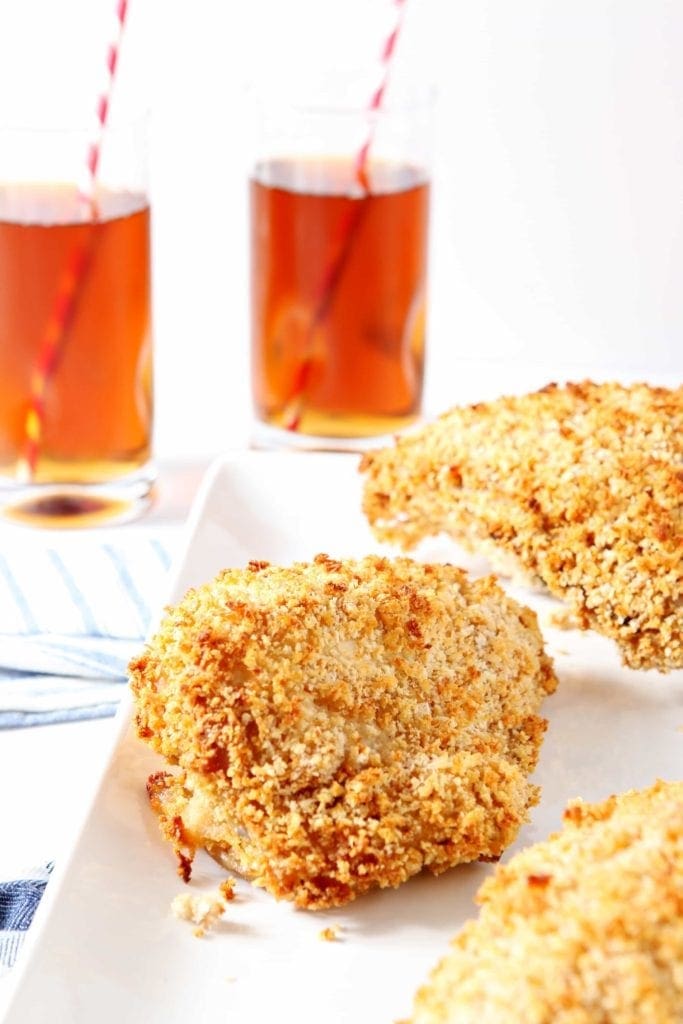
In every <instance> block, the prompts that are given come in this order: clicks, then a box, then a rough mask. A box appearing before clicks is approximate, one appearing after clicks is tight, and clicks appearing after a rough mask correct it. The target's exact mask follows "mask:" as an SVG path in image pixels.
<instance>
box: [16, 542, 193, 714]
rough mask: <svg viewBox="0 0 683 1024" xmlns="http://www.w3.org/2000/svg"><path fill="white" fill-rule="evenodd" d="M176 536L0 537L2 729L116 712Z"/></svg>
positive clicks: (162, 587)
mask: <svg viewBox="0 0 683 1024" xmlns="http://www.w3.org/2000/svg"><path fill="white" fill-rule="evenodd" d="M177 536H178V534H177V532H174V531H172V530H168V531H167V532H166V533H163V534H161V535H160V534H159V533H158V532H157V533H156V534H150V533H145V532H142V533H136V532H132V533H128V532H125V531H120V532H119V533H115V532H111V531H110V532H109V533H108V534H107V535H105V539H103V538H102V537H101V536H100V537H95V536H90V535H83V534H79V535H68V536H65V537H63V538H62V537H58V538H55V537H54V536H53V535H51V536H50V539H48V540H45V541H42V540H39V539H38V538H36V536H35V534H31V536H30V539H26V540H24V539H23V538H22V539H21V540H17V538H16V536H15V535H12V543H11V544H8V543H2V541H3V540H4V538H0V728H3V727H4V728H9V727H13V726H26V725H39V724H44V723H51V722H64V721H73V720H76V719H83V718H97V717H103V716H105V715H112V714H114V712H115V710H116V706H117V704H118V703H119V701H120V699H121V696H122V692H123V691H122V683H123V682H124V680H125V678H126V666H127V664H128V661H129V660H130V658H131V657H132V656H133V655H134V654H135V653H137V651H138V650H140V647H141V645H142V641H143V639H144V638H145V636H146V635H147V631H148V629H149V627H150V625H151V624H152V622H153V620H154V618H155V617H156V616H157V615H158V613H159V610H160V608H161V605H162V604H163V601H164V599H165V596H166V592H167V587H168V582H167V577H168V571H169V567H170V564H171V559H172V554H173V549H174V547H175V543H176V540H177Z"/></svg>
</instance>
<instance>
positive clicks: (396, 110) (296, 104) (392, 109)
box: [247, 84, 438, 119]
mask: <svg viewBox="0 0 683 1024" xmlns="http://www.w3.org/2000/svg"><path fill="white" fill-rule="evenodd" d="M400 89H401V87H400V86H399V87H397V88H394V87H393V85H392V84H390V85H389V86H388V87H387V95H386V99H385V100H383V101H382V103H381V105H380V106H378V107H373V106H372V105H371V98H368V99H367V100H366V101H365V102H363V101H360V100H353V101H351V100H346V99H343V98H342V99H340V100H334V101H333V100H330V99H327V98H325V97H321V98H320V99H312V98H311V94H312V93H314V92H315V90H314V89H313V88H312V87H306V86H302V87H301V88H300V89H297V90H296V91H288V90H287V89H286V88H285V90H284V91H283V90H281V89H277V90H276V89H275V87H272V89H262V88H260V87H259V86H258V85H254V86H253V87H250V88H249V89H248V90H247V93H248V96H249V98H250V99H251V101H252V103H254V105H256V106H258V107H259V108H261V109H262V110H263V112H264V114H265V115H266V116H269V115H270V113H271V112H272V113H280V112H288V113H289V114H297V115H303V116H308V117H339V118H343V117H349V118H352V117H364V118H375V119H380V118H382V117H391V116H396V117H398V116H401V115H405V114H409V113H418V112H420V111H430V112H431V111H433V109H434V106H435V103H436V99H437V95H438V91H437V88H436V86H435V85H431V84H430V85H422V86H420V87H412V86H411V87H410V88H409V89H408V90H407V91H404V92H401V91H400Z"/></svg>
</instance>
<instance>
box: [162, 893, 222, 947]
mask: <svg viewBox="0 0 683 1024" xmlns="http://www.w3.org/2000/svg"><path fill="white" fill-rule="evenodd" d="M221 891H222V886H221ZM171 912H172V913H173V915H174V917H177V918H178V920H180V921H191V922H192V923H193V924H196V925H197V926H198V927H197V928H195V930H194V934H195V935H196V936H197V938H198V939H201V938H203V937H204V936H205V935H206V932H207V931H208V929H209V928H212V927H213V926H214V925H215V923H216V922H217V921H218V918H219V917H222V915H223V914H224V913H225V903H224V902H223V900H220V899H216V898H215V897H214V896H212V895H210V894H209V893H196V894H195V893H189V892H181V893H179V894H178V895H177V896H174V897H173V900H172V901H171Z"/></svg>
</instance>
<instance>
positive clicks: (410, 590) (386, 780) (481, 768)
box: [130, 555, 556, 908]
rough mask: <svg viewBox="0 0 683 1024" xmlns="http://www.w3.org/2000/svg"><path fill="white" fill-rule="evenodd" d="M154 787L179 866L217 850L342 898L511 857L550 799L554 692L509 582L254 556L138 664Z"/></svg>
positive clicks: (414, 568)
mask: <svg viewBox="0 0 683 1024" xmlns="http://www.w3.org/2000/svg"><path fill="white" fill-rule="evenodd" d="M130 670H131V682H132V688H133V693H134V697H135V701H136V704H137V725H138V730H139V734H140V736H142V737H143V738H144V739H146V740H147V741H148V742H149V743H150V744H151V745H152V746H153V747H154V749H156V750H157V751H159V752H160V753H161V754H163V755H164V757H165V758H166V759H167V760H168V761H169V762H170V763H171V764H172V765H177V766H178V768H177V770H176V771H175V773H173V774H171V773H169V772H158V773H156V774H155V775H153V776H152V777H151V778H150V780H149V783H148V790H149V794H150V798H151V801H152V805H153V807H154V809H155V810H156V812H157V814H158V815H159V818H160V822H161V826H162V831H163V833H164V835H165V836H166V837H167V838H168V839H169V840H170V841H171V842H172V843H173V845H174V847H175V850H176V852H177V855H178V857H179V860H180V872H181V874H182V875H183V877H185V878H186V879H187V878H188V877H189V874H190V868H191V862H192V858H193V856H194V852H195V850H196V849H197V848H199V847H205V848H206V849H207V850H208V851H209V852H210V853H211V854H212V855H214V856H215V857H216V858H217V859H219V860H220V861H221V862H222V863H223V864H225V865H226V866H229V867H230V868H231V869H234V870H237V871H239V872H241V873H242V874H243V875H245V876H246V877H248V878H250V879H252V880H253V881H254V882H256V883H257V884H258V885H261V886H264V887H265V888H266V889H268V890H269V891H270V892H271V893H273V894H274V895H275V896H276V897H278V898H282V897H284V898H287V899H291V900H293V901H294V902H295V903H296V904H297V905H299V906H302V907H311V908H318V907H328V906H335V905H340V904H343V903H345V902H347V901H348V900H351V899H353V898H354V897H355V896H357V895H359V894H360V893H362V892H364V891H366V890H367V889H370V888H371V887H373V886H397V885H399V884H400V883H402V882H404V881H405V880H406V879H407V878H409V877H410V876H411V875H414V874H416V873H417V872H419V871H420V870H421V869H422V868H423V867H429V868H430V869H431V870H432V871H433V872H435V873H438V872H441V871H444V870H445V869H446V868H448V867H451V866H452V865H454V864H458V863H460V862H463V861H472V860H476V859H478V858H485V859H497V858H498V857H499V856H500V854H501V853H502V851H503V850H504V849H505V847H506V846H507V845H508V844H509V843H510V842H511V841H512V840H513V839H514V837H515V836H516V834H517V831H518V829H519V827H520V825H521V824H522V822H524V821H525V820H526V819H527V815H528V810H529V807H530V806H532V805H533V804H534V803H536V801H537V796H538V794H537V787H536V786H534V785H533V784H531V783H530V782H529V781H528V779H527V776H528V775H529V773H530V772H531V771H532V770H533V768H534V766H535V764H536V760H537V756H538V750H539V746H540V743H541V740H542V736H543V732H544V729H545V721H544V720H543V719H542V718H540V717H539V716H538V714H537V712H538V710H539V707H540V705H541V702H542V700H543V698H544V697H545V695H546V694H548V693H550V692H552V691H553V690H554V688H555V685H556V680H555V676H554V674H553V671H552V667H551V663H550V660H549V659H548V657H547V656H546V655H545V653H544V651H543V644H542V638H541V635H540V632H539V630H538V626H537V623H536V617H535V615H534V613H533V612H531V611H530V610H529V609H527V608H524V607H522V606H520V605H518V604H517V603H515V602H514V601H512V600H511V599H510V598H508V597H507V596H506V595H505V594H504V593H503V591H502V590H501V589H500V588H499V587H498V585H497V584H496V582H495V581H494V579H493V578H486V579H482V580H477V581H476V582H470V581H469V580H468V579H467V577H466V575H465V574H464V573H463V572H462V571H461V570H459V569H456V568H454V567H452V566H448V565H423V564H419V563H416V562H413V561H412V560H410V559H407V558H400V559H396V560H389V559H385V558H378V557H375V556H370V557H367V558H364V559H362V560H359V561H351V560H348V561H343V562H339V561H335V560H333V559H331V558H329V557H328V556H326V555H319V556H318V557H317V558H316V559H315V560H314V561H313V562H311V563H298V564H295V565H293V566H291V567H289V568H278V567H275V566H270V565H268V564H267V563H264V562H252V563H250V565H249V566H248V568H246V569H229V570H226V571H224V572H222V573H221V574H220V575H219V576H218V577H217V578H216V579H215V580H214V581H213V582H211V583H209V584H207V585H205V586H202V587H198V588H197V589H196V590H192V591H190V592H189V593H188V594H187V595H186V597H185V598H184V599H183V600H182V601H181V602H180V604H179V605H178V606H177V607H175V608H172V609H170V610H169V611H168V613H167V615H166V618H165V620H164V622H163V623H162V625H161V627H160V629H159V632H158V633H157V635H156V636H155V637H154V638H153V639H152V641H151V642H150V644H149V645H148V646H147V648H146V650H145V651H144V653H143V654H142V655H141V656H140V657H139V658H137V659H136V660H135V661H133V662H132V663H131V666H130Z"/></svg>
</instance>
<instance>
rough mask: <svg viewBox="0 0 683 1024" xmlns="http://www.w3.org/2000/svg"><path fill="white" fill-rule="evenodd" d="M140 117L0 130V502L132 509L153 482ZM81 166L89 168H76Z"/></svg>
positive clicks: (50, 517)
mask: <svg viewBox="0 0 683 1024" xmlns="http://www.w3.org/2000/svg"><path fill="white" fill-rule="evenodd" d="M147 137H148V131H147V118H146V117H140V118H137V119H133V120H127V121H125V122H123V121H116V120H115V119H112V122H111V123H110V124H108V125H107V129H106V134H105V136H104V137H103V138H102V140H101V145H100V149H99V153H98V159H99V162H98V166H97V175H96V177H94V176H93V175H92V174H90V176H89V177H88V167H87V163H88V159H87V158H88V151H89V146H90V145H92V139H91V137H90V132H89V131H88V130H84V131H79V130H77V129H74V128H54V127H51V128H46V129H41V128H31V129H27V128H23V127H21V128H17V127H7V126H5V127H0V505H1V506H2V511H3V514H4V515H5V516H6V517H9V518H12V519H13V520H15V521H21V522H26V523H30V524H32V525H48V526H80V525H88V524H95V523H99V522H102V521H107V522H111V521H112V520H114V519H123V518H129V517H131V516H133V515H135V514H137V513H138V512H139V511H140V510H141V508H143V507H144V506H145V504H146V503H147V501H148V499H149V495H150V491H151V487H152V483H153V477H154V472H153V466H152V459H151V434H152V338H151V312H150V311H151V298H150V293H151V288H150V208H149V201H148V194H147V177H146V175H147ZM84 172H85V174H84Z"/></svg>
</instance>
